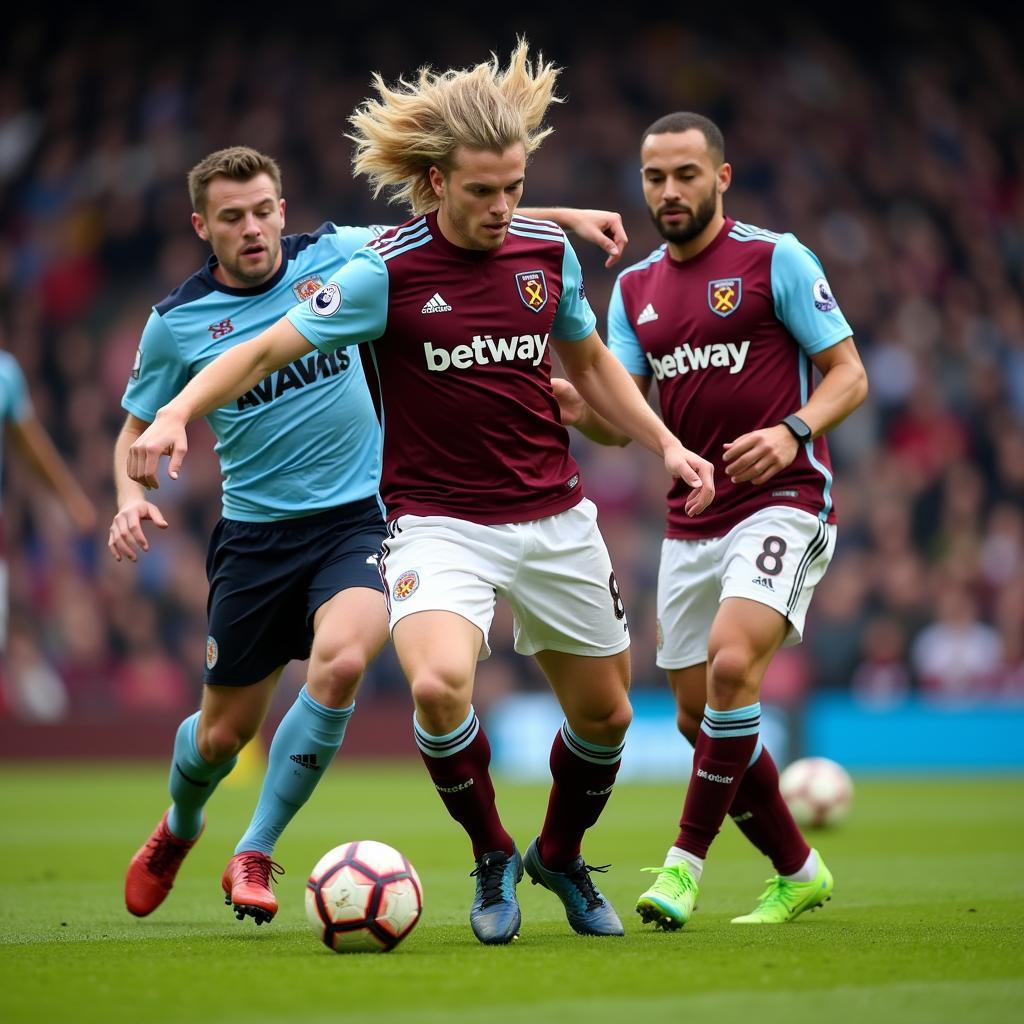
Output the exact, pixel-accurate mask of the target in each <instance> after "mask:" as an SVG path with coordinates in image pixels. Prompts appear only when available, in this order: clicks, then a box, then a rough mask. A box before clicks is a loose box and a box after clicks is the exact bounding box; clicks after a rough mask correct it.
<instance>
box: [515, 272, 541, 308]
mask: <svg viewBox="0 0 1024 1024" xmlns="http://www.w3.org/2000/svg"><path fill="white" fill-rule="evenodd" d="M516 287H517V288H518V289H519V298H521V299H522V300H523V305H524V306H526V308H527V309H528V310H529V311H530V312H531V313H539V312H540V311H541V310H542V309H543V308H544V307H545V306H546V305H547V304H548V280H547V278H546V277H545V276H544V271H543V270H524V271H523V272H522V273H520V274H516Z"/></svg>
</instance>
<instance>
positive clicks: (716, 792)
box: [675, 704, 761, 858]
mask: <svg viewBox="0 0 1024 1024" xmlns="http://www.w3.org/2000/svg"><path fill="white" fill-rule="evenodd" d="M760 728H761V705H760V704H750V705H748V706H747V707H743V708H734V709H733V710H732V711H715V710H714V709H713V708H711V707H708V706H705V708H704V719H703V721H702V722H701V724H700V732H699V733H698V734H697V743H696V746H695V747H694V749H693V771H692V773H691V774H690V785H689V787H688V788H687V790H686V800H685V802H684V803H683V816H682V819H681V820H680V822H679V836H678V838H677V839H676V841H675V845H676V846H678V847H679V849H681V850H686V851H688V852H689V853H692V854H694V855H696V856H697V857H701V858H704V857H707V855H708V848H709V847H710V846H711V843H712V841H713V840H714V838H715V836H716V835H718V830H719V829H720V828H721V827H722V822H723V821H724V820H725V816H726V814H727V812H728V810H729V807H730V806H731V804H732V802H733V800H734V799H735V796H736V791H737V790H738V789H739V786H740V781H741V780H742V778H743V773H744V772H745V771H746V770H747V765H748V764H749V763H750V758H751V756H752V755H753V753H754V749H755V747H756V746H757V742H758V732H759V731H760Z"/></svg>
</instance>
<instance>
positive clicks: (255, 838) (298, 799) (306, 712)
mask: <svg viewBox="0 0 1024 1024" xmlns="http://www.w3.org/2000/svg"><path fill="white" fill-rule="evenodd" d="M355 707H356V705H355V702H354V701H353V702H352V703H351V704H350V705H349V706H348V707H347V708H327V707H324V705H323V704H318V703H317V702H316V701H315V700H313V698H312V697H310V695H309V694H308V693H307V692H306V688H305V687H303V688H302V689H301V690H300V691H299V695H298V697H296V698H295V703H294V704H293V705H292V706H291V707H290V708H289V709H288V713H287V714H286V715H285V716H284V718H282V719H281V724H280V725H279V726H278V727H277V732H275V733H274V739H273V742H272V743H271V744H270V753H269V755H268V757H267V774H266V778H264V780H263V789H262V790H261V791H260V802H259V803H258V804H257V805H256V813H255V814H253V816H252V821H251V822H250V823H249V828H248V829H247V830H246V833H245V835H244V836H242V838H241V839H240V840H239V841H238V845H237V846H236V847H235V853H241V852H242V851H243V850H261V851H262V852H263V853H265V854H267V855H268V856H269V855H270V854H272V853H273V852H274V844H275V843H276V842H277V840H278V839H279V838H280V836H281V833H282V832H283V831H284V830H285V826H286V825H287V824H288V822H289V821H291V820H292V818H294V817H295V814H296V812H297V811H298V809H299V808H300V807H301V806H302V805H303V804H304V803H305V802H306V801H307V800H308V799H309V795H310V794H311V793H312V792H313V790H314V789H315V788H316V784H317V783H318V782H319V781H320V779H321V777H322V776H323V773H324V772H325V771H326V770H327V766H328V765H329V764H330V763H331V761H332V760H333V759H334V755H335V754H336V753H337V752H338V748H339V747H340V746H341V741H342V740H343V739H344V738H345V726H347V725H348V720H349V719H350V718H351V717H352V712H353V711H354V710H355Z"/></svg>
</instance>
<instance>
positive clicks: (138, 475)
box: [127, 317, 313, 488]
mask: <svg viewBox="0 0 1024 1024" xmlns="http://www.w3.org/2000/svg"><path fill="white" fill-rule="evenodd" d="M312 351H313V346H312V345H311V344H310V343H309V342H308V341H307V340H306V339H305V338H304V337H303V336H302V335H301V334H300V333H299V332H298V331H297V330H296V329H295V328H294V327H293V326H292V323H291V321H290V320H289V319H288V318H287V317H282V318H281V319H280V320H278V321H277V323H276V324H274V325H273V327H268V328H267V330H265V331H264V332H263V333H262V334H258V335H257V336H256V337H255V338H252V339H251V340H249V341H245V342H242V344H241V345H236V346H235V347H234V348H230V349H228V350H227V351H226V352H223V353H222V354H221V355H219V356H218V357H217V358H216V359H214V361H213V362H212V363H209V364H208V365H207V366H204V367H203V369H202V370H200V371H199V373H197V374H196V375H195V376H194V377H193V378H192V379H191V380H190V381H189V382H188V384H186V385H185V387H184V388H182V389H181V391H179V392H178V394H177V395H176V396H175V397H174V398H172V399H171V401H170V402H168V403H167V405H165V406H163V408H161V409H159V410H158V411H157V414H156V418H155V419H154V420H153V422H152V423H151V424H150V425H149V427H147V428H146V430H144V431H143V432H142V434H141V435H140V436H139V437H138V439H137V440H136V441H135V442H134V443H133V444H132V445H130V446H129V448H128V460H127V472H128V476H129V477H130V478H131V479H132V480H135V481H136V482H137V483H140V484H142V486H143V487H148V488H155V487H159V486H160V483H159V481H158V480H157V469H158V468H159V466H160V459H161V457H162V456H164V455H167V456H168V457H169V460H170V461H169V463H168V466H167V473H168V476H170V477H171V479H172V480H176V479H177V478H178V470H179V469H180V468H181V464H182V462H183V461H184V459H185V455H186V453H187V452H188V441H187V439H186V436H185V427H186V426H187V424H188V423H190V422H191V421H192V420H194V419H197V418H198V417H200V416H205V415H206V414H207V413H210V412H213V410H214V409H219V408H220V407H221V406H222V405H225V404H226V403H228V402H230V401H231V400H232V399H234V398H238V396H239V395H244V394H245V392H246V391H248V390H249V389H250V388H252V387H254V386H255V385H256V384H258V383H259V382H260V381H261V380H263V378H264V377H266V376H267V375H268V374H270V373H273V372H274V371H275V370H279V369H280V368H281V367H282V366H286V365H287V364H288V363H290V362H292V361H293V360H295V359H299V358H301V357H302V356H304V355H307V354H308V353H309V352H312Z"/></svg>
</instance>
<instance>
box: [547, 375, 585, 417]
mask: <svg viewBox="0 0 1024 1024" xmlns="http://www.w3.org/2000/svg"><path fill="white" fill-rule="evenodd" d="M551 390H552V391H554V393H555V400H556V401H557V402H558V414H559V416H560V417H561V419H562V426H563V427H572V426H574V425H575V424H577V423H579V421H580V420H581V419H582V418H583V411H584V410H585V409H586V403H585V402H584V401H583V399H582V398H581V397H580V393H579V392H578V391H577V390H576V388H575V387H574V386H573V385H572V384H571V383H570V382H569V381H567V380H566V379H565V378H564V377H552V378H551Z"/></svg>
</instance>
